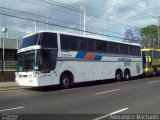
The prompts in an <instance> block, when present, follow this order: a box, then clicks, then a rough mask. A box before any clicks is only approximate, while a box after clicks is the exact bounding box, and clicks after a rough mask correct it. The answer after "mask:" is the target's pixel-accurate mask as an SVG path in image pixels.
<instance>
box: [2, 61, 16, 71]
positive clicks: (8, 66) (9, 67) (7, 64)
mask: <svg viewBox="0 0 160 120" xmlns="http://www.w3.org/2000/svg"><path fill="white" fill-rule="evenodd" d="M16 70H17V61H4V71H16ZM0 71H2V61H0Z"/></svg>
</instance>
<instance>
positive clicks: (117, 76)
mask: <svg viewBox="0 0 160 120" xmlns="http://www.w3.org/2000/svg"><path fill="white" fill-rule="evenodd" d="M122 78H123V74H122V71H121V70H117V71H116V76H115V79H116V81H117V82H120V81H122Z"/></svg>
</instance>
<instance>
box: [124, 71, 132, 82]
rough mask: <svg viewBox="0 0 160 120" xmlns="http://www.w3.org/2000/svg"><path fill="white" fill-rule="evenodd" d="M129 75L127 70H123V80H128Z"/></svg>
mask: <svg viewBox="0 0 160 120" xmlns="http://www.w3.org/2000/svg"><path fill="white" fill-rule="evenodd" d="M130 77H131V75H130V72H129V71H125V72H124V80H129V79H130Z"/></svg>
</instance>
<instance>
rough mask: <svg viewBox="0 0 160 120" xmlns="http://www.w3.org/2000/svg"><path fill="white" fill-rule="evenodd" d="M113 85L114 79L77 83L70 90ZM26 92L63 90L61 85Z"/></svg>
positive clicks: (35, 88)
mask: <svg viewBox="0 0 160 120" xmlns="http://www.w3.org/2000/svg"><path fill="white" fill-rule="evenodd" d="M140 79H142V78H140ZM133 80H137V79H136V78H133V79H132V80H130V81H133ZM121 82H124V81H121ZM128 82H129V81H128ZM111 83H116V81H115V80H114V79H109V80H98V81H92V82H82V83H76V84H74V85H72V87H71V88H69V89H74V88H85V87H92V86H99V85H105V84H111ZM26 90H31V91H39V92H53V91H61V90H62V89H61V88H60V86H59V85H55V86H47V87H34V88H26Z"/></svg>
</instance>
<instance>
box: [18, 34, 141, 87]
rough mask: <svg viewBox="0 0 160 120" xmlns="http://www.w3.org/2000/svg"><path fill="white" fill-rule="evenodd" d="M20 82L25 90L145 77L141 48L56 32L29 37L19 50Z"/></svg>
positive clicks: (134, 45)
mask: <svg viewBox="0 0 160 120" xmlns="http://www.w3.org/2000/svg"><path fill="white" fill-rule="evenodd" d="M17 53H18V71H17V72H16V82H17V83H18V84H19V85H21V86H32V87H38V86H50V85H60V86H61V87H62V88H69V87H70V86H71V85H72V84H73V83H78V82H85V81H95V80H106V79H116V80H117V81H120V80H122V79H125V80H129V79H130V78H131V77H133V76H139V75H141V74H142V73H143V68H142V57H141V50H140V46H139V45H138V44H133V43H132V44H131V43H124V42H118V41H112V40H107V39H102V38H98V37H94V36H83V35H76V34H71V33H63V32H55V31H39V32H37V33H34V34H30V35H28V36H25V37H24V38H23V40H22V44H21V47H20V49H19V50H18V52H17Z"/></svg>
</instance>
